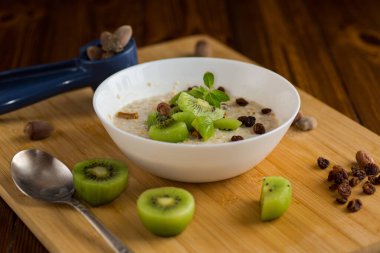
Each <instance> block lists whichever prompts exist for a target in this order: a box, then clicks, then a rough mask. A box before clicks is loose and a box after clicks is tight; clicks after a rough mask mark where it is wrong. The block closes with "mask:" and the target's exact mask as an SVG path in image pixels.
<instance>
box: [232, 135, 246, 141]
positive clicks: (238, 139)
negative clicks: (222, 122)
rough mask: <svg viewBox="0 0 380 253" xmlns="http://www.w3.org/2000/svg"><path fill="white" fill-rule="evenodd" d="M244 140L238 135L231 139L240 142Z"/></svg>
mask: <svg viewBox="0 0 380 253" xmlns="http://www.w3.org/2000/svg"><path fill="white" fill-rule="evenodd" d="M242 140H244V138H243V137H242V136H240V135H234V136H232V137H231V141H242Z"/></svg>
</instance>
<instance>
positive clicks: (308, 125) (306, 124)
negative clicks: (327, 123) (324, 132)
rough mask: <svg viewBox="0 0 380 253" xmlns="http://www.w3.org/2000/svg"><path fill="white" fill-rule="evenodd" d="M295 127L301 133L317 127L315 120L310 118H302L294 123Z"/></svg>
mask: <svg viewBox="0 0 380 253" xmlns="http://www.w3.org/2000/svg"><path fill="white" fill-rule="evenodd" d="M295 126H296V127H297V128H298V129H299V130H301V131H310V130H313V129H315V128H316V127H317V120H316V119H315V118H313V117H310V116H303V117H302V118H301V119H299V120H298V121H297V122H296V123H295Z"/></svg>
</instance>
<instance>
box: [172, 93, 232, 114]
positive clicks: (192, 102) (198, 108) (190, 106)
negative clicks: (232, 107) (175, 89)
mask: <svg viewBox="0 0 380 253" xmlns="http://www.w3.org/2000/svg"><path fill="white" fill-rule="evenodd" d="M177 104H178V107H179V108H180V109H181V110H182V111H184V112H191V113H193V114H194V115H195V116H196V117H199V116H207V117H209V118H211V119H212V120H217V119H221V118H223V117H224V114H225V111H224V110H223V109H220V108H216V107H214V106H211V105H210V104H209V103H208V102H207V101H205V100H203V99H200V98H195V97H193V96H191V95H190V94H188V93H186V92H182V93H181V94H180V96H179V97H178V100H177Z"/></svg>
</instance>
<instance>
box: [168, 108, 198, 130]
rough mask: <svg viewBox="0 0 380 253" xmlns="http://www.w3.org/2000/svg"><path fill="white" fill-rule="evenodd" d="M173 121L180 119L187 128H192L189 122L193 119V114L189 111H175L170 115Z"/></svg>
mask: <svg viewBox="0 0 380 253" xmlns="http://www.w3.org/2000/svg"><path fill="white" fill-rule="evenodd" d="M172 118H173V119H174V120H175V121H182V122H185V123H186V126H187V129H189V130H191V129H193V127H192V125H191V122H193V120H194V119H195V116H194V114H193V113H191V112H177V113H174V114H173V115H172Z"/></svg>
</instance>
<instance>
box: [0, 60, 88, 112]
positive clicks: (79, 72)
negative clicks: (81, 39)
mask: <svg viewBox="0 0 380 253" xmlns="http://www.w3.org/2000/svg"><path fill="white" fill-rule="evenodd" d="M78 61H79V59H72V60H69V61H63V62H57V63H52V64H44V65H37V66H33V67H27V68H21V69H15V70H9V71H4V72H1V73H0V114H2V113H6V112H10V111H13V110H16V109H18V108H21V107H24V106H27V105H30V104H33V103H35V102H38V101H41V100H43V99H46V98H48V97H51V96H54V95H57V94H59V93H62V92H66V91H69V90H72V89H76V88H81V87H84V86H86V85H89V84H88V83H89V82H90V81H91V80H90V74H89V73H88V72H87V71H86V70H84V69H82V68H80V67H78Z"/></svg>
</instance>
